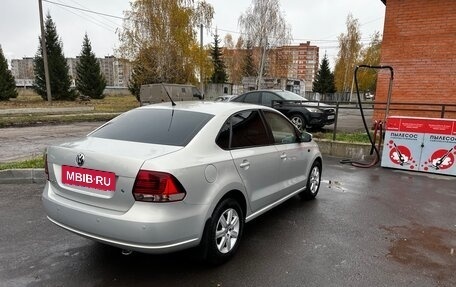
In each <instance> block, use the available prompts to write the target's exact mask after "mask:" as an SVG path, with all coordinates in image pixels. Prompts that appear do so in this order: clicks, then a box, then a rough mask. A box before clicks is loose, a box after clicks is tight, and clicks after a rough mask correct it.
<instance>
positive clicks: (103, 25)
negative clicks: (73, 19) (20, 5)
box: [43, 0, 115, 33]
mask: <svg viewBox="0 0 456 287" xmlns="http://www.w3.org/2000/svg"><path fill="white" fill-rule="evenodd" d="M43 1H46V0H43ZM59 8H60V9H63V10H65V11H67V12H68V13H71V14H73V15H76V16H78V17H80V18H82V19H85V20H87V21H89V22H92V23H93V24H95V25H97V26H98V27H101V28H103V29H106V30H108V31H110V32H113V33H115V30H113V29H112V27H110V26H108V25H106V24H104V23H102V22H99V21H98V22H96V20H95V19H93V20H92V19H90V18H88V15H81V14H78V13H75V12H73V11H71V10H70V9H67V8H65V7H63V6H59Z"/></svg>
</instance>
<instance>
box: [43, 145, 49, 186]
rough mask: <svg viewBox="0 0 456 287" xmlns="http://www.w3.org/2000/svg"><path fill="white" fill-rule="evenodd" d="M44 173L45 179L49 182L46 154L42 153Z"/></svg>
mask: <svg viewBox="0 0 456 287" xmlns="http://www.w3.org/2000/svg"><path fill="white" fill-rule="evenodd" d="M43 157H44V173H45V174H46V179H47V180H49V168H48V155H47V152H45V153H44V156H43Z"/></svg>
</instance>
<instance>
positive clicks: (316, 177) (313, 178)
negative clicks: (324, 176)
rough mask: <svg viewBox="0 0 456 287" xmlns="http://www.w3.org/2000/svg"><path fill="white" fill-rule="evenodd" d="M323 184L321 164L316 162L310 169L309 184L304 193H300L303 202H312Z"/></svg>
mask: <svg viewBox="0 0 456 287" xmlns="http://www.w3.org/2000/svg"><path fill="white" fill-rule="evenodd" d="M320 184H321V163H320V162H319V161H315V162H314V163H313V164H312V167H311V168H310V172H309V176H308V177H307V184H306V188H305V189H304V191H302V192H300V193H299V197H300V198H301V199H303V200H312V199H314V198H315V197H316V196H317V193H318V190H319V189H320Z"/></svg>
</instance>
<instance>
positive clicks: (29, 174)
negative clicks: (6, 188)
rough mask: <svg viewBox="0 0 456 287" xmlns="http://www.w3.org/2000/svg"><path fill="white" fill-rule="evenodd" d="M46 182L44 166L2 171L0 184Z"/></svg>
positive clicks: (0, 172)
mask: <svg viewBox="0 0 456 287" xmlns="http://www.w3.org/2000/svg"><path fill="white" fill-rule="evenodd" d="M45 182H46V177H45V175H44V168H25V169H7V170H1V171H0V184H7V183H45Z"/></svg>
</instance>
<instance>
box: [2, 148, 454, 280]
mask: <svg viewBox="0 0 456 287" xmlns="http://www.w3.org/2000/svg"><path fill="white" fill-rule="evenodd" d="M322 180H323V182H322V185H321V189H320V193H319V194H318V196H317V199H316V200H313V201H308V202H303V201H300V200H299V199H298V198H292V199H290V200H288V201H287V202H285V203H284V204H282V205H280V206H279V207H277V208H275V209H273V210H271V211H270V212H268V213H266V214H265V215H263V216H261V217H259V218H258V219H256V220H254V221H252V222H250V223H249V224H247V225H246V229H245V233H244V237H243V240H242V242H241V245H240V248H239V250H238V252H237V254H236V256H235V257H234V258H233V259H232V260H231V261H229V262H228V263H226V264H224V265H222V266H219V267H215V268H214V267H208V266H206V265H205V264H203V263H202V262H200V261H199V260H198V259H197V256H196V255H197V252H196V250H189V251H184V252H179V253H174V254H168V255H159V256H157V255H147V254H139V253H133V254H131V255H129V256H124V255H121V252H120V250H118V249H115V248H112V247H107V246H103V245H101V244H99V243H94V242H92V241H90V240H88V239H85V238H81V237H79V236H77V235H75V234H72V233H70V232H67V231H65V230H63V229H60V228H59V227H57V226H55V225H53V224H52V223H51V222H49V221H48V220H47V219H46V216H45V214H44V212H43V209H42V206H41V200H40V195H41V191H42V189H43V184H0V194H1V200H0V242H1V243H2V244H1V245H0V254H1V256H0V286H2V287H3V286H5V287H15V286H21V287H22V286H78V287H79V286H88V287H91V286H169V287H172V286H456V275H455V272H454V271H455V270H456V250H455V249H456V190H455V188H454V186H456V185H455V184H456V178H454V177H446V176H439V175H431V174H422V173H410V172H404V171H399V170H392V169H385V168H381V167H375V168H371V169H359V168H354V167H351V166H349V165H342V164H340V163H339V159H337V158H330V157H325V158H324V165H323V177H322Z"/></svg>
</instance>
